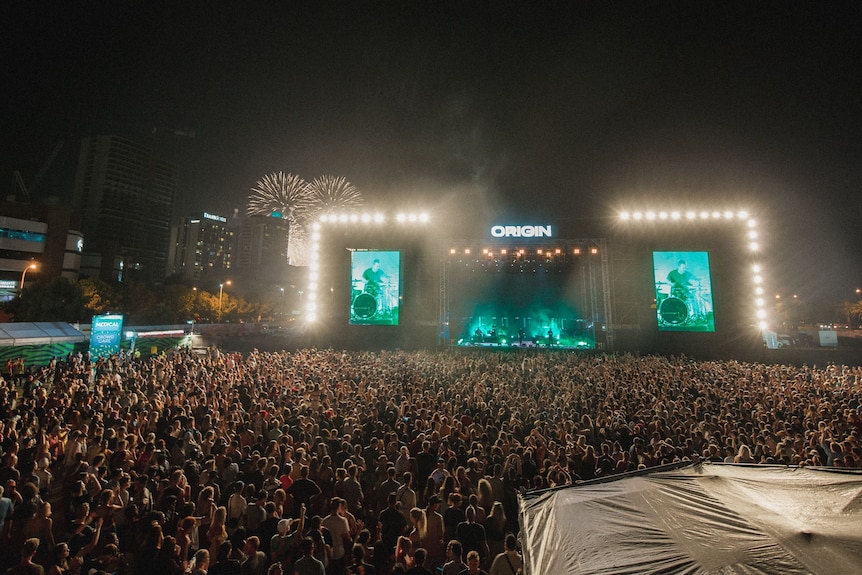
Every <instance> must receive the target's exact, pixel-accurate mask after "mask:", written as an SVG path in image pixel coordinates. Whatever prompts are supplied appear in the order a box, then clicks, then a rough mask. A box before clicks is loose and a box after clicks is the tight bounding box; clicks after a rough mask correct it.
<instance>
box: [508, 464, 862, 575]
mask: <svg viewBox="0 0 862 575" xmlns="http://www.w3.org/2000/svg"><path fill="white" fill-rule="evenodd" d="M520 522H521V537H522V545H523V551H524V573H525V574H526V575H540V574H546V575H567V574H574V573H607V574H611V573H613V574H626V573H663V574H672V573H722V574H730V573H769V574H777V575H780V574H784V573H792V574H797V573H799V574H801V573H823V574H826V573H829V574H838V573H862V473H858V472H857V473H853V472H838V471H830V470H825V469H822V468H817V469H814V468H796V467H778V466H741V465H723V464H708V463H704V464H697V465H690V466H688V467H684V468H680V469H672V470H668V471H657V472H654V473H645V474H633V475H630V476H621V478H620V479H618V480H610V481H606V482H599V483H595V482H593V483H585V484H582V485H576V486H572V487H566V488H563V489H558V490H553V491H545V492H540V493H538V494H530V493H527V494H526V495H525V496H523V497H521V498H520Z"/></svg>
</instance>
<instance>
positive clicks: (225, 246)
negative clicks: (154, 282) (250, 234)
mask: <svg viewBox="0 0 862 575" xmlns="http://www.w3.org/2000/svg"><path fill="white" fill-rule="evenodd" d="M235 247H236V232H235V228H234V226H232V225H231V224H230V223H229V222H228V221H227V218H225V217H223V216H218V215H215V214H210V213H207V212H204V213H202V214H201V215H199V216H194V217H188V218H183V219H182V220H180V222H179V224H178V225H176V226H174V228H173V230H172V233H171V252H170V259H169V260H168V268H169V270H170V273H171V275H174V276H177V277H180V278H182V279H183V280H187V281H195V282H197V281H200V280H207V279H209V278H215V279H216V280H219V279H223V278H225V277H227V275H228V274H229V273H230V271H231V270H232V268H233V267H234V249H235Z"/></svg>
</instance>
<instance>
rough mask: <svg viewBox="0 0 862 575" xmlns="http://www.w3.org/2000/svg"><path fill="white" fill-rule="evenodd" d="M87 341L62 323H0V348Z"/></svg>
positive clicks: (66, 324) (72, 328)
mask: <svg viewBox="0 0 862 575" xmlns="http://www.w3.org/2000/svg"><path fill="white" fill-rule="evenodd" d="M88 339H89V338H88V337H87V335H85V334H84V333H82V332H80V331H78V330H77V329H75V328H74V327H72V325H70V324H68V323H63V322H33V323H31V322H21V323H0V346H16V345H42V344H48V343H65V342H70V341H71V342H79V341H87V340H88Z"/></svg>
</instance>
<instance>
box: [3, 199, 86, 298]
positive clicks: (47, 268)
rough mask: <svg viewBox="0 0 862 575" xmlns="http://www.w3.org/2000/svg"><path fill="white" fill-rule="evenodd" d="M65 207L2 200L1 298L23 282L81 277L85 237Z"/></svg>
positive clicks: (16, 290) (12, 291) (10, 293)
mask: <svg viewBox="0 0 862 575" xmlns="http://www.w3.org/2000/svg"><path fill="white" fill-rule="evenodd" d="M77 227H79V226H77V225H73V218H72V215H71V210H70V209H69V208H68V207H64V206H54V205H33V204H28V203H21V202H3V203H0V301H8V300H10V299H12V298H14V297H15V295H17V293H18V291H19V290H20V289H21V288H22V284H23V283H25V282H26V283H27V284H30V283H31V282H33V281H37V280H41V281H49V280H51V279H54V278H57V277H65V278H67V279H69V280H76V279H77V278H78V274H79V270H80V267H81V252H82V250H83V245H84V238H83V235H82V234H81V232H80V231H78V230H77V229H74V228H77Z"/></svg>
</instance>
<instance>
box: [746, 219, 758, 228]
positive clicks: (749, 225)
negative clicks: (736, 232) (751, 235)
mask: <svg viewBox="0 0 862 575" xmlns="http://www.w3.org/2000/svg"><path fill="white" fill-rule="evenodd" d="M747 223H748V227H749V228H753V227H754V226H756V225H757V222H756V221H754V220H753V219H751V220H748V222H747Z"/></svg>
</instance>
